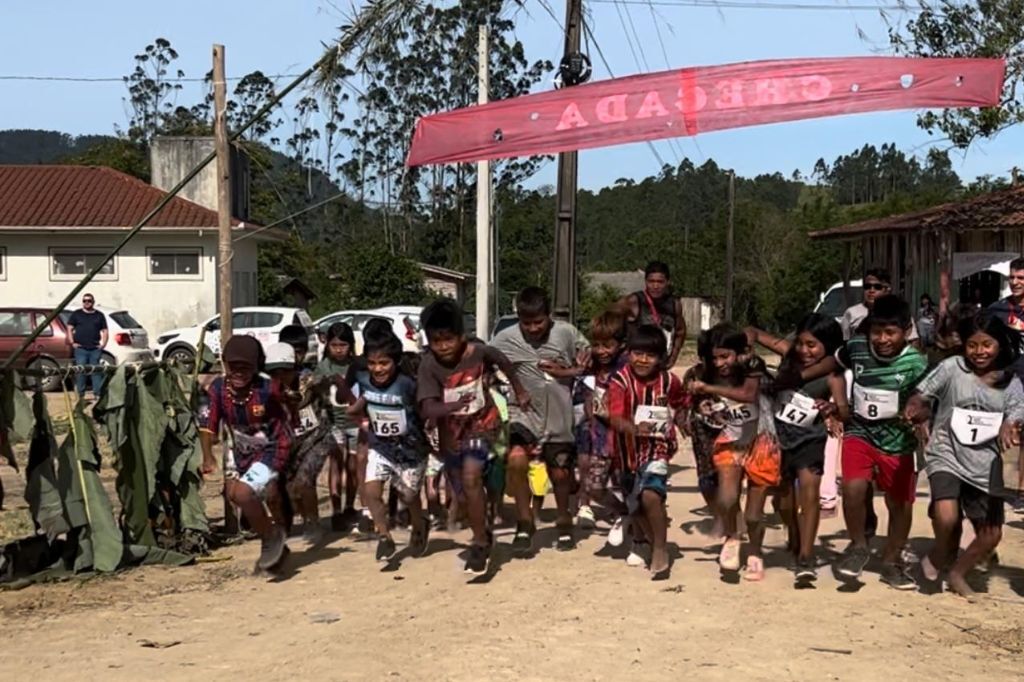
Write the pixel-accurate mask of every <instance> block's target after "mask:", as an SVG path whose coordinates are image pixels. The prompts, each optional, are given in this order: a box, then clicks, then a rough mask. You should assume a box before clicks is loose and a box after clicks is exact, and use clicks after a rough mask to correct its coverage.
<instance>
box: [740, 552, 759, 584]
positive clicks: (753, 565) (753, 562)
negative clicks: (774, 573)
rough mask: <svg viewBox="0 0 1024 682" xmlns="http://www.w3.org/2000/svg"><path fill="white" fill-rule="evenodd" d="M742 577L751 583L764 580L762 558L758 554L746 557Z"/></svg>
mask: <svg viewBox="0 0 1024 682" xmlns="http://www.w3.org/2000/svg"><path fill="white" fill-rule="evenodd" d="M743 579H744V580H748V581H750V582H752V583H756V582H760V581H762V580H764V559H762V558H761V557H759V556H752V557H747V566H746V568H744V569H743Z"/></svg>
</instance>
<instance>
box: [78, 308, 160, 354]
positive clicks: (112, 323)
mask: <svg viewBox="0 0 1024 682" xmlns="http://www.w3.org/2000/svg"><path fill="white" fill-rule="evenodd" d="M96 310H98V311H99V312H101V313H103V315H104V317H106V318H107V347H106V348H104V349H103V357H102V359H101V360H100V361H101V362H103V363H105V364H109V365H120V364H121V363H124V362H148V361H150V360H152V359H153V352H152V351H151V350H149V334H147V333H146V330H145V329H143V328H142V325H141V324H139V323H138V321H136V319H135V318H134V317H132V316H131V313H129V312H128V311H127V310H117V309H113V310H111V309H108V308H104V307H102V306H96ZM72 312H74V311H73V310H63V311H61V314H60V319H61V320H62V321H63V322H64V325H65V326H67V323H68V320H70V319H71V313H72Z"/></svg>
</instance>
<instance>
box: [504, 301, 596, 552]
mask: <svg viewBox="0 0 1024 682" xmlns="http://www.w3.org/2000/svg"><path fill="white" fill-rule="evenodd" d="M516 311H517V314H518V316H519V324H517V325H515V326H513V327H509V328H508V329H506V330H504V331H503V332H501V333H500V334H498V335H497V336H496V337H495V338H494V339H493V340H492V341H491V346H493V347H494V348H496V349H497V350H499V351H501V352H502V353H503V354H504V355H505V357H507V358H508V359H509V361H510V362H511V363H512V366H513V368H514V370H513V373H512V374H511V375H509V379H514V380H516V381H518V382H520V383H521V385H522V387H523V388H525V392H523V393H520V394H519V395H517V396H516V400H515V401H514V402H512V403H511V404H510V405H509V417H510V421H511V424H510V426H509V450H508V467H507V482H508V487H509V488H510V490H511V492H512V495H513V496H514V497H515V500H516V511H517V513H518V516H519V521H518V522H517V524H516V535H515V539H514V540H513V542H512V547H513V549H514V550H516V551H517V552H521V553H526V552H529V551H530V550H531V548H532V546H533V535H534V533H535V532H536V527H535V525H534V522H533V513H532V511H531V509H530V502H531V496H530V484H529V480H528V475H529V468H530V457H531V455H533V454H534V453H535V452H539V454H540V455H541V457H542V458H543V461H544V463H545V465H546V466H547V470H548V476H549V477H550V479H551V483H552V486H553V487H554V491H555V503H556V505H557V507H558V521H557V527H558V543H557V548H558V549H559V550H561V551H568V550H571V549H573V548H574V547H575V546H576V541H575V538H574V536H573V519H572V514H571V513H570V512H569V497H570V495H571V494H572V489H573V484H574V482H575V476H574V472H573V469H574V467H575V460H576V448H575V444H574V434H573V409H572V394H571V392H572V382H573V379H575V378H576V377H577V376H579V374H580V372H581V368H580V366H579V365H580V364H585V363H577V360H578V357H577V351H578V349H580V348H581V347H585V346H586V340H585V339H583V337H582V336H581V335H580V333H579V332H578V331H577V330H576V328H575V327H574V326H572V325H571V324H569V323H567V322H561V321H555V320H552V319H551V302H550V300H549V299H548V295H547V292H545V291H544V290H543V289H541V288H539V287H527V288H525V289H523V290H522V291H520V292H519V295H518V296H517V297H516Z"/></svg>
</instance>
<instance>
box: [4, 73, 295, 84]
mask: <svg viewBox="0 0 1024 682" xmlns="http://www.w3.org/2000/svg"><path fill="white" fill-rule="evenodd" d="M299 75H300V74H297V73H278V74H274V75H272V76H267V78H268V79H274V78H296V77H298V76H299ZM243 78H245V76H233V77H231V78H225V79H224V80H226V81H240V80H242V79H243ZM127 80H128V77H127V76H117V77H113V76H109V77H108V76H102V77H89V76H0V81H56V82H60V83H124V82H125V81H127ZM162 80H163V82H165V83H207V82H209V80H210V79H208V78H184V77H182V78H164V79H162Z"/></svg>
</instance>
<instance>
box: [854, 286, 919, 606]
mask: <svg viewBox="0 0 1024 682" xmlns="http://www.w3.org/2000/svg"><path fill="white" fill-rule="evenodd" d="M910 324H911V319H910V306H908V305H907V303H906V301H904V300H902V299H900V298H899V297H897V296H891V295H890V296H883V297H881V298H879V299H877V300H876V301H875V302H874V306H873V307H872V309H871V314H870V316H869V317H868V319H867V320H866V322H865V327H866V330H867V333H866V335H856V336H854V337H853V338H852V339H850V340H849V341H848V342H847V344H846V345H845V346H844V347H843V348H840V349H839V351H838V353H837V354H836V360H837V361H838V362H839V364H840V365H841V366H842V367H843V368H844V369H848V370H850V371H852V372H853V401H852V410H851V411H852V416H851V420H850V423H849V425H848V426H847V427H846V431H845V434H844V437H843V455H842V466H843V515H844V517H845V519H846V528H847V531H848V532H849V534H850V540H851V541H850V546H849V548H848V549H847V551H846V556H845V557H844V558H843V560H842V561H841V563H840V564H839V568H838V571H839V573H840V574H841V575H843V576H845V577H847V578H859V577H860V575H861V573H862V572H863V570H864V566H865V565H867V563H868V560H869V559H870V557H871V553H870V551H869V549H868V540H867V536H866V534H865V530H864V525H865V519H866V514H867V512H866V505H865V502H866V500H865V494H866V492H867V489H868V485H869V484H870V483H871V481H872V480H873V481H874V482H875V483H876V484H877V485H878V487H879V488H881V489H882V490H883V491H884V492H885V503H886V506H887V507H888V509H889V532H888V537H887V538H886V544H885V550H884V551H883V553H882V571H881V580H882V582H884V583H886V584H887V585H889V586H890V587H893V588H895V589H898V590H913V589H915V588H916V587H917V584H916V583H915V582H914V579H913V578H912V577H911V576H910V575H909V574H908V573H907V570H906V568H905V567H904V566H903V565H902V560H901V557H900V553H901V551H902V549H903V546H904V545H905V544H906V542H907V538H908V537H909V535H910V524H911V521H912V519H913V510H914V491H915V488H916V487H917V474H916V473H915V471H914V452H915V450H916V448H917V438H916V436H915V435H914V431H913V428H912V427H911V426H910V424H908V423H907V422H905V421H904V420H903V419H902V418H901V412H902V410H903V407H904V406H905V405H906V403H907V400H908V398H909V397H910V395H911V392H912V391H913V390H914V387H915V386H916V385H917V382H918V381H919V380H920V379H921V377H922V376H924V374H925V372H926V371H927V369H928V362H927V359H926V358H925V356H924V355H922V354H921V353H920V352H919V351H918V350H916V349H915V348H913V347H912V346H911V345H910V343H909V334H910Z"/></svg>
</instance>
